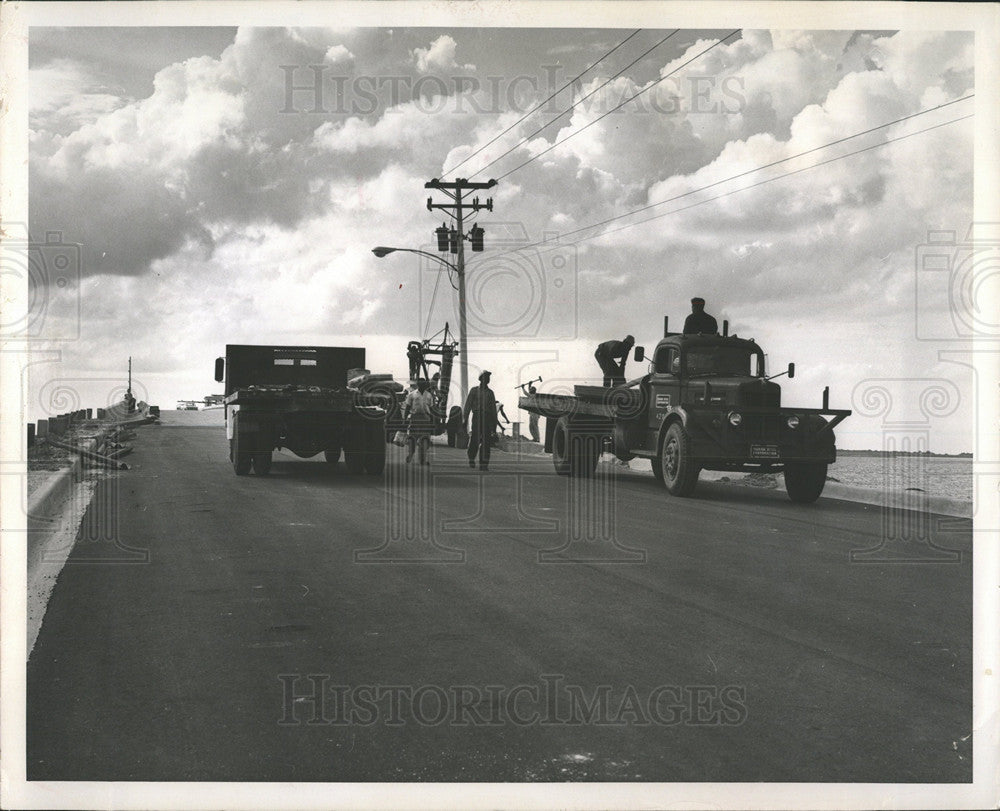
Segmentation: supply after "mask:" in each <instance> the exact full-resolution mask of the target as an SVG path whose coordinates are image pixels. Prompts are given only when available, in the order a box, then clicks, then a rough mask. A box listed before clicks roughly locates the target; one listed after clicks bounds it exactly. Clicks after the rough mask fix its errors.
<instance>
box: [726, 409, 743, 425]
mask: <svg viewBox="0 0 1000 811" xmlns="http://www.w3.org/2000/svg"><path fill="white" fill-rule="evenodd" d="M741 422H743V415H742V414H740V413H739V412H738V411H730V412H729V424H730V425H732V426H733V428H739V426H740V423H741Z"/></svg>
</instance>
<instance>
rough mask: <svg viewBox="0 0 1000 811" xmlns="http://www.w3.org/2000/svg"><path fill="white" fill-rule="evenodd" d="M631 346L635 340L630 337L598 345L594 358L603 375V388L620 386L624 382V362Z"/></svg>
mask: <svg viewBox="0 0 1000 811" xmlns="http://www.w3.org/2000/svg"><path fill="white" fill-rule="evenodd" d="M633 346H635V338H633V337H632V336H631V335H626V336H625V339H624V340H622V341H605V342H604V343H603V344H599V345H598V347H597V351H596V352H595V353H594V357H595V358H596V359H597V364H598V366H600V367H601V371H602V372H603V373H604V385H605V386H620V385H621V384H622V383H624V382H625V362H626V361H627V360H628V353H629V352H631V351H632V347H633ZM616 360H618V361H619V362H617V363H616V362H615V361H616Z"/></svg>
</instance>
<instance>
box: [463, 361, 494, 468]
mask: <svg viewBox="0 0 1000 811" xmlns="http://www.w3.org/2000/svg"><path fill="white" fill-rule="evenodd" d="M489 384H490V373H489V372H487V371H483V372H482V373H480V375H479V385H478V386H477V387H476V388H474V389H473V390H472V391H470V392H469V396H468V398H467V399H466V401H465V410H464V412H463V419H464V422H463V425H465V424H468V422H469V415H470V414H471V415H472V431H470V432H469V467H472V468H474V467H475V466H476V453H477V452H478V453H479V469H480V470H487V469H489V466H490V439H491V438H492V435H493V434H494V433H496V430H497V398H496V395H495V394H494V393H493V390H492V389H491V388H490V385H489Z"/></svg>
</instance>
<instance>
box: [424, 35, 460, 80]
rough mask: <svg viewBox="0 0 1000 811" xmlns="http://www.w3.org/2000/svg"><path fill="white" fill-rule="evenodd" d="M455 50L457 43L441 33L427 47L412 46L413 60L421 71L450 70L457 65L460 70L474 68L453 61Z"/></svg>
mask: <svg viewBox="0 0 1000 811" xmlns="http://www.w3.org/2000/svg"><path fill="white" fill-rule="evenodd" d="M457 50H458V43H457V42H455V40H454V39H452V38H451V37H450V36H448V35H447V34H442V35H441V36H440V37H438V38H437V39H436V40H434V41H433V42H432V43H431V44H430V47H429V48H414V49H413V62H414V64H416V66H417V70H418V71H420V72H421V73H430V72H431V71H434V70H451V69H453V68H459V67H460V68H461V69H462V70H475V69H476V66H475V65H459V64H458V63H457V62H456V61H455V52H456V51H457Z"/></svg>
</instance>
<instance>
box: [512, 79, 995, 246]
mask: <svg viewBox="0 0 1000 811" xmlns="http://www.w3.org/2000/svg"><path fill="white" fill-rule="evenodd" d="M974 97H975V93H970V94H969V95H967V96H962V97H961V98H958V99H953V100H951V101H946V102H944V103H943V104H939V105H938V106H936V107H929V108H928V109H926V110H920V111H918V112H916V113H910V114H909V115H905V116H902V117H901V118H897V119H895V120H894V121H888V122H886V123H885V124H879V125H878V126H875V127H871V128H870V129H867V130H863V131H862V132H856V133H854V134H853V135H847V136H845V137H843V138H838V139H837V140H835V141H830V142H829V143H826V144H823V145H822V146H817V147H813V148H812V149H807V150H805V151H804V152H798V153H796V154H795V155H790V156H788V157H787V158H781V159H780V160H776V161H772V162H771V163H767V164H764V165H763V166H756V167H754V168H753V169H747V170H746V171H745V172H740V173H739V174H736V175H731V176H729V177H725V178H723V179H722V180H716V181H715V182H713V183H709V184H707V185H705V186H701V187H699V188H697V189H690V190H689V191H686V192H683V193H682V194H677V195H675V196H673V197H670V198H667V199H666V200H660V201H658V202H656V203H649V204H648V205H645V206H642V207H641V208H637V209H634V210H633V211H626V212H625V213H624V214H617V215H615V216H614V217H608V218H607V219H606V220H601V221H600V222H595V223H591V224H590V225H584V226H581V227H580V228H577V229H575V230H573V231H568V232H567V233H565V234H562V235H561V237H560V239H565V238H566V237H571V236H573V235H574V234H579V233H582V232H584V231H589V230H591V229H592V228H600V227H601V226H602V225H608V224H609V223H612V222H615V221H617V220H621V219H624V218H626V217H631V216H634V215H635V214H641V213H642V212H643V211H649V210H650V209H652V208H656V207H657V206H662V205H666V204H667V203H673V202H676V201H677V200H681V199H683V198H685V197H690V196H691V195H692V194H698V193H699V192H703V191H707V190H708V189H712V188H715V187H716V186H721V185H722V184H723V183H729V182H730V181H733V180H739V179H740V178H741V177H746V176H747V175H752V174H754V173H755V172H761V171H763V170H764V169H770V168H772V167H774V166H779V165H780V164H782V163H787V162H788V161H792V160H795V159H796V158H801V157H804V156H805V155H810V154H812V153H813V152H818V151H820V150H822V149H829V148H830V147H831V146H836V145H837V144H842V143H845V142H846V141H850V140H853V139H854V138H860V137H861V136H863V135H870V134H871V133H873V132H877V131H878V130H881V129H885V128H886V127H891V126H894V125H896V124H900V123H902V122H903V121H909V120H910V119H913V118H918V117H919V116H922V115H927V114H928V113H933V112H935V111H937V110H941V109H943V108H945V107H949V106H951V105H952V104H958V103H959V102H961V101H967V100H969V99H971V98H974ZM955 120H961V119H955ZM949 123H950V122H949ZM883 143H891V141H885V142H883ZM850 154H856V153H850ZM845 157H846V156H845ZM815 165H816V166H822V165H823V164H815ZM807 168H810V167H807ZM779 177H783V175H779ZM746 188H753V186H747V187H746ZM737 191H740V189H737ZM712 199H718V198H712ZM680 210H683V209H680ZM651 219H655V218H651ZM648 221H649V220H641V222H648ZM636 224H638V223H636ZM617 230H620V229H615V231H617ZM615 231H607V232H602V233H615ZM598 236H599V235H598ZM588 239H590V237H588ZM579 241H582V240H578V242H579ZM547 244H549V243H548V242H547V241H545V240H542V241H540V242H534V243H531V244H530V245H525V246H522V247H520V248H518V249H517V250H519V251H521V250H525V249H527V248H534V247H538V246H539V245H547ZM559 244H560V245H575V244H577V243H576V242H561V241H560V243H559ZM507 253H515V251H507Z"/></svg>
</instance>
